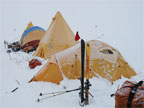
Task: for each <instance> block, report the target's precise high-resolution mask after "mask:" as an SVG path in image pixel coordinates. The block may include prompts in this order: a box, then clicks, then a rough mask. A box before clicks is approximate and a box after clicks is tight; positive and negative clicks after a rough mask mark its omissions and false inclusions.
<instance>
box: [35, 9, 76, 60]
mask: <svg viewBox="0 0 144 108" xmlns="http://www.w3.org/2000/svg"><path fill="white" fill-rule="evenodd" d="M77 43H78V41H75V35H74V33H73V32H72V30H71V29H70V27H69V26H68V24H67V23H66V21H65V20H64V18H63V16H62V15H61V13H60V12H59V11H58V12H57V13H56V15H55V17H54V18H53V20H52V22H51V24H50V26H49V28H48V30H47V32H46V34H45V35H44V37H43V38H42V39H41V41H40V44H39V46H38V48H37V50H36V52H35V53H34V56H39V57H42V58H44V59H48V58H50V57H51V55H53V54H55V53H57V52H60V51H63V50H65V49H67V48H70V47H71V46H74V45H76V44H77Z"/></svg>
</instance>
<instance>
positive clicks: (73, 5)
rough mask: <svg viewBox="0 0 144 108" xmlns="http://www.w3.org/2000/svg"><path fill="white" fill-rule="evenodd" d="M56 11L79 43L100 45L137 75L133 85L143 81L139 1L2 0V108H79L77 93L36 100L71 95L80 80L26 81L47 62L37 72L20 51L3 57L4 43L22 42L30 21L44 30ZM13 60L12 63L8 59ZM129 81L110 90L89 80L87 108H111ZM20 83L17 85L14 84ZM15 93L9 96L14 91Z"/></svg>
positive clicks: (143, 14)
mask: <svg viewBox="0 0 144 108" xmlns="http://www.w3.org/2000/svg"><path fill="white" fill-rule="evenodd" d="M58 10H60V12H61V13H62V15H63V17H64V18H65V20H66V21H67V23H68V25H69V26H70V27H71V28H72V31H73V32H74V33H76V31H79V34H80V36H81V38H83V39H85V40H86V41H87V40H101V41H104V42H105V43H107V44H109V45H111V46H113V47H114V48H117V49H118V50H119V51H120V53H121V54H122V56H123V57H124V58H125V60H126V61H127V62H128V63H129V64H130V65H131V67H132V68H133V69H134V70H135V71H136V72H137V76H135V77H132V78H131V79H130V80H131V81H140V80H142V79H144V71H143V69H144V56H143V55H144V47H143V46H144V32H143V30H144V11H143V10H144V2H143V1H142V0H95V1H92V0H87V1H86V0H85V1H84V0H79V1H77V0H73V1H69V2H68V1H66V0H62V1H58V0H53V1H46V0H21V2H20V1H18V0H12V1H11V0H1V1H0V108H48V107H49V108H53V107H56V108H59V107H61V108H70V107H74V108H81V107H80V106H79V91H75V92H71V93H66V94H63V95H60V96H57V97H53V98H49V99H46V100H43V101H41V102H39V103H38V102H37V101H36V100H37V99H38V98H40V97H39V93H40V92H44V93H47V92H55V91H63V90H70V89H75V88H78V87H79V86H80V81H79V80H68V79H65V80H63V81H62V82H61V84H60V85H56V84H53V83H48V82H32V83H28V81H29V80H30V79H31V78H32V77H33V76H34V75H35V74H36V73H37V72H38V70H40V69H41V67H42V66H43V65H44V64H45V63H46V62H47V60H43V59H41V58H38V59H40V60H41V61H42V63H43V65H42V66H38V67H36V68H35V69H30V68H29V67H28V61H29V60H31V59H32V58H33V56H32V53H30V54H26V53H24V52H22V51H20V52H17V53H14V52H12V53H10V56H9V55H8V53H6V51H7V49H5V47H4V44H3V41H4V40H7V41H8V42H14V41H17V40H19V39H20V36H21V35H22V33H23V30H24V29H25V27H26V26H27V24H28V23H29V22H30V21H32V22H33V24H34V25H38V26H41V27H43V28H44V29H47V28H48V26H49V24H50V22H51V21H52V17H53V16H54V15H55V13H56V12H57V11H58ZM10 57H11V58H10ZM126 80H128V79H126V78H122V79H120V80H117V81H115V82H114V83H113V84H111V83H110V82H108V81H107V80H105V79H102V78H99V79H97V78H92V79H91V80H90V82H91V83H92V87H91V88H90V92H91V93H92V94H93V95H94V98H91V97H90V105H87V106H86V108H91V107H94V108H114V105H115V101H114V98H111V97H110V95H111V94H112V93H114V92H115V91H116V90H117V87H118V85H122V83H123V82H124V81H126ZM17 81H18V82H20V85H19V84H18V83H17ZM16 87H18V89H17V90H16V91H15V92H13V93H11V91H12V90H13V89H15V88H16Z"/></svg>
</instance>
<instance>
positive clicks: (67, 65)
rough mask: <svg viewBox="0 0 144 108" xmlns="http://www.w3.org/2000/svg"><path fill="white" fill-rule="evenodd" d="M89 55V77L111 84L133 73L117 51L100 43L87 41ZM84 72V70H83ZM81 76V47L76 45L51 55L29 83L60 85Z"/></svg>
mask: <svg viewBox="0 0 144 108" xmlns="http://www.w3.org/2000/svg"><path fill="white" fill-rule="evenodd" d="M87 43H89V45H90V48H91V54H90V65H89V68H90V69H89V71H90V75H89V76H90V77H101V78H105V79H107V80H109V81H111V82H114V81H115V80H117V79H120V78H121V76H124V77H126V78H130V77H131V76H134V75H136V73H135V71H134V70H133V69H132V68H131V67H130V66H129V65H128V63H127V62H126V61H125V60H124V58H123V57H122V56H121V54H120V53H119V51H117V50H116V49H114V48H113V47H111V46H109V45H108V44H105V43H103V42H101V41H97V40H92V41H88V42H87ZM85 70H86V69H85ZM80 76H81V47H80V44H77V45H75V46H73V47H71V48H69V49H66V50H64V51H62V52H59V53H56V54H55V55H53V56H52V57H51V58H50V60H49V61H48V62H47V63H46V64H45V65H44V67H42V69H40V70H39V72H38V73H37V74H36V75H35V76H34V77H33V78H32V80H31V81H47V82H52V83H56V84H60V81H62V80H63V79H64V78H66V77H67V78H68V79H78V78H80Z"/></svg>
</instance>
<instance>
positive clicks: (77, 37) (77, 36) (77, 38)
mask: <svg viewBox="0 0 144 108" xmlns="http://www.w3.org/2000/svg"><path fill="white" fill-rule="evenodd" d="M79 39H80V36H79V34H78V32H77V33H76V36H75V41H78V40H79Z"/></svg>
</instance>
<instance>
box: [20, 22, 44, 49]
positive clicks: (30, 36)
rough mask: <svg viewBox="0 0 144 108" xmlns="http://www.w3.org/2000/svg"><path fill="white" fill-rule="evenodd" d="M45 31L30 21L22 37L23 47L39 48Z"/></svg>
mask: <svg viewBox="0 0 144 108" xmlns="http://www.w3.org/2000/svg"><path fill="white" fill-rule="evenodd" d="M45 33H46V31H45V30H44V29H43V28H41V27H39V26H33V24H32V22H30V23H29V24H28V26H27V27H26V29H25V30H24V32H23V34H22V36H21V39H20V43H21V46H22V48H23V49H25V48H27V47H33V48H37V46H38V45H39V42H40V40H41V38H42V37H43V36H44V34H45Z"/></svg>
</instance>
